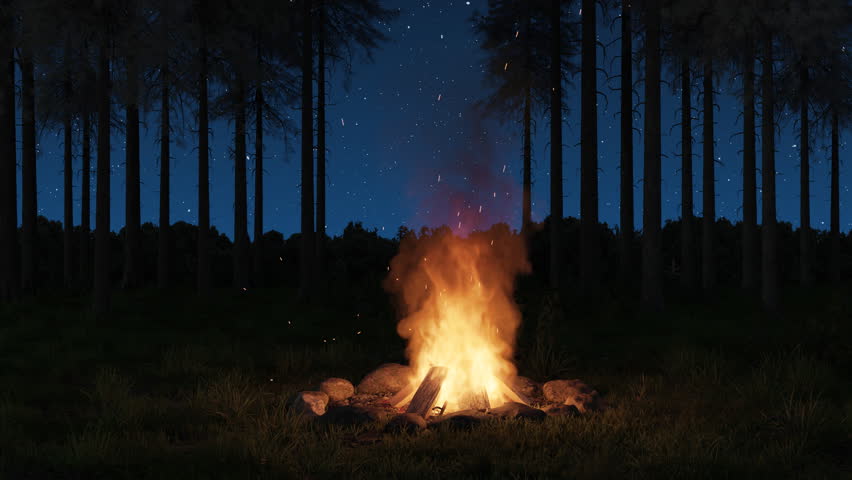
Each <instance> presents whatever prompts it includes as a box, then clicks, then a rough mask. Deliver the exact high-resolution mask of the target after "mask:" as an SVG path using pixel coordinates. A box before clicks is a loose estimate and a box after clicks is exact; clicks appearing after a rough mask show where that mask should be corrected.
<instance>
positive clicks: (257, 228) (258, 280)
mask: <svg viewBox="0 0 852 480" xmlns="http://www.w3.org/2000/svg"><path fill="white" fill-rule="evenodd" d="M258 43H259V42H258ZM257 64H258V65H257V68H258V71H260V70H261V68H262V64H263V60H262V58H261V53H260V45H258V52H257ZM263 103H264V99H263V79H262V78H261V77H259V78H257V79H256V80H255V87H254V105H255V107H254V108H255V120H254V128H255V130H254V132H255V133H254V280H255V284H257V285H262V284H263V113H264V111H263Z"/></svg>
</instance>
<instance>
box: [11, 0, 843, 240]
mask: <svg viewBox="0 0 852 480" xmlns="http://www.w3.org/2000/svg"><path fill="white" fill-rule="evenodd" d="M386 5H387V6H389V7H393V8H397V7H399V8H401V9H402V11H401V15H400V17H399V18H398V19H397V20H396V21H394V22H393V23H392V24H390V25H385V26H384V28H385V29H386V31H387V35H388V36H389V37H390V39H391V41H390V42H389V43H387V44H386V45H384V46H383V48H381V49H380V50H378V51H376V52H375V54H374V60H373V62H366V61H358V62H356V63H355V65H354V74H353V76H352V78H351V82H350V83H351V85H350V87H349V88H348V89H346V88H344V73H343V69H342V68H341V67H337V68H336V69H334V70H333V71H332V73H331V79H332V81H333V83H334V85H333V87H332V88H331V91H330V98H329V101H328V103H329V107H328V110H327V117H328V119H329V129H328V134H327V135H328V146H329V153H328V162H329V165H328V179H327V182H328V232H329V234H332V235H337V234H340V233H341V231H342V230H343V227H344V226H345V225H346V224H347V223H348V222H350V221H361V222H363V224H364V225H365V226H366V227H368V228H376V229H378V230H379V233H380V234H381V235H383V236H388V237H390V236H393V235H394V234H395V233H396V231H397V229H398V227H399V226H400V225H406V226H408V227H410V228H419V227H421V226H423V225H439V224H448V225H450V226H452V227H453V228H454V229H461V230H462V231H469V230H470V229H471V228H480V227H487V226H489V225H490V224H491V223H494V222H497V221H505V222H508V223H509V224H511V225H512V226H514V227H515V228H518V227H519V226H520V219H521V173H522V172H521V165H522V160H521V136H520V134H521V126H520V124H519V123H503V124H501V123H499V122H498V121H496V120H494V119H486V118H481V117H480V116H479V115H478V114H477V113H476V110H475V108H474V104H475V102H476V101H477V100H480V99H482V98H483V97H484V96H485V95H486V93H487V90H486V87H485V83H484V82H483V80H484V73H483V68H482V65H483V61H482V59H483V53H482V51H481V50H480V48H479V44H478V41H477V39H476V38H475V37H474V35H473V33H472V28H471V21H470V17H471V15H472V14H473V13H474V12H475V11H479V12H485V11H486V10H487V6H486V1H485V0H472V1H469V2H468V1H449V0H447V1H432V2H429V1H402V0H395V1H391V0H388V1H387V2H386ZM599 18H600V16H599ZM577 21H579V15H578V19H577ZM609 24H610V22H609V21H602V22H601V23H600V26H599V33H600V37H601V40H602V41H603V42H604V43H608V42H609V41H610V40H611V39H612V38H614V36H613V34H612V33H610V32H609V27H608V25H609ZM612 25H613V28H614V30H615V32H618V29H619V26H618V23H617V22H614V23H613V24H612ZM635 44H636V43H635V42H634V45H635ZM606 54H607V56H606V57H604V52H603V51H602V50H599V54H598V57H599V66H601V67H603V68H605V69H607V70H609V71H610V72H611V73H612V74H613V75H615V74H617V73H618V68H619V62H618V61H613V57H614V56H616V55H618V54H619V52H618V44H617V43H616V44H614V45H612V46H611V47H609V48H608V49H607V51H606ZM610 65H611V66H612V68H610ZM668 71H669V72H670V71H671V70H668ZM665 72H666V71H665V70H664V76H665ZM598 82H599V89H601V90H603V91H605V92H607V94H608V96H609V106H608V107H607V105H606V102H605V101H604V100H600V104H599V122H600V123H599V130H598V132H599V141H600V145H599V150H598V151H599V165H600V169H601V171H600V219H601V221H603V222H607V223H609V224H610V225H614V224H617V222H618V181H619V180H618V179H619V171H618V161H619V126H618V122H619V119H618V116H617V115H616V111H617V109H618V92H616V91H612V90H610V89H609V87H608V86H607V84H606V79H605V77H604V76H603V75H602V74H601V75H600V77H599V80H598ZM616 82H617V80H613V82H612V83H610V84H609V86H610V87H616V86H617V84H616ZM698 85H699V84H698V83H696V84H695V86H694V91H695V92H697V91H698V90H699V88H698ZM577 87H579V75H578V76H577V77H576V78H575V79H574V83H573V85H569V86H567V87H566V89H565V95H566V102H567V104H568V105H569V106H570V111H569V112H566V114H565V122H564V124H565V125H564V128H565V130H564V137H565V138H564V142H565V148H564V150H563V152H564V154H563V155H564V162H565V164H564V172H565V183H564V190H565V215H566V216H578V215H579V204H580V200H579V199H580V196H579V184H580V179H579V155H580V149H579V134H580V128H579V110H580V99H579V96H578V88H577ZM737 88H739V82H738V81H737V82H736V83H732V82H731V81H730V80H729V77H724V78H723V80H722V82H721V83H720V84H719V85H718V87H717V89H718V90H719V91H721V92H722V95H721V96H720V97H719V99H718V103H719V106H720V107H721V111H720V112H718V113H717V119H716V121H717V130H716V139H717V147H716V155H717V159H718V161H719V162H721V165H718V166H717V173H716V178H717V184H716V192H717V207H716V208H717V210H716V211H717V214H718V215H719V216H721V217H726V218H728V219H730V220H732V221H737V220H739V219H741V215H742V212H741V210H740V205H741V189H742V179H741V162H742V159H741V156H740V154H738V151H739V150H740V149H741V148H742V140H741V137H740V136H732V135H733V134H734V133H735V132H736V131H738V129H739V127H740V126H741V119H740V118H738V115H739V111H740V106H739V104H738V102H737V101H736V99H735V98H734V97H733V96H732V95H733V93H734V92H735V91H736V89H737ZM678 95H679V92H678V91H672V90H670V89H668V87H665V86H663V104H662V112H663V117H662V121H663V129H662V130H663V139H662V140H663V153H664V154H665V155H667V157H663V160H662V164H663V190H662V192H663V218H664V219H669V218H678V217H679V216H680V198H681V195H680V179H679V175H680V174H679V168H680V158H679V157H677V156H676V154H677V153H678V151H679V148H680V147H679V145H678V143H677V142H678V140H679V136H680V132H679V130H678V129H677V128H675V129H674V130H672V131H671V132H670V131H669V128H670V126H671V125H673V124H674V123H676V122H677V120H676V119H675V117H674V115H675V112H676V109H677V108H678V106H679V104H680V99H679V97H678ZM693 105H698V103H697V102H696V101H694V103H693ZM37 108H38V107H37ZM640 111H641V109H640ZM18 114H19V115H20V110H19V111H18ZM122 115H123V113H122ZM290 115H291V117H292V118H293V119H294V120H297V119H298V118H299V113H298V111H296V110H292V111H291V113H290ZM795 117H796V113H795V112H788V113H787V114H786V115H785V116H784V121H783V123H782V129H781V133H780V136H779V137H777V139H776V144H777V148H778V153H777V166H778V173H779V176H778V216H779V219H780V220H784V221H790V222H793V223H794V224H797V223H798V219H799V206H798V204H799V187H798V181H799V180H798V175H799V151H798V148H797V147H798V143H799V140H798V133H797V132H798V127H797V126H796V125H795V124H794V118H795ZM190 120H191V117H190ZM535 121H536V124H537V125H536V126H537V134H536V135H535V137H534V139H533V142H534V143H533V162H534V163H533V165H534V171H533V182H534V183H533V206H532V213H533V219H534V220H536V221H541V220H543V219H544V218H545V217H546V216H547V214H548V210H549V208H548V205H549V179H548V178H547V177H548V175H549V151H548V148H549V146H548V142H549V138H548V123H547V118H546V117H545V118H538V119H535ZM695 123H696V130H695V137H694V138H695V146H694V151H695V152H696V153H697V154H699V156H696V157H695V162H696V163H695V173H696V175H695V180H694V181H695V186H696V190H695V209H696V214H700V213H701V208H702V202H701V190H700V188H701V167H700V162H701V158H700V153H701V144H700V138H701V136H700V129H699V126H698V125H697V124H698V122H697V121H696V122H695ZM635 126H636V127H637V128H640V130H641V127H642V121H641V119H640V118H639V117H637V118H636V122H635ZM192 127H194V126H193V125H190V126H189V127H188V128H187V129H186V131H185V132H184V133H183V135H184V137H185V138H183V139H179V140H176V142H175V144H174V145H173V147H172V149H173V150H172V152H173V153H172V154H173V158H172V175H173V177H172V199H171V209H172V210H171V211H172V221H173V222H175V221H179V220H183V221H186V222H190V223H196V221H197V213H196V204H197V154H196V152H195V151H194V150H193V148H194V147H195V145H196V138H195V137H194V135H193V134H192V133H191V131H190V128H192ZM211 127H212V129H213V135H212V137H211V149H212V163H211V170H212V171H211V178H212V185H211V222H212V224H213V225H215V226H216V227H217V228H218V229H219V230H220V231H222V232H224V233H226V234H228V235H229V236H230V235H231V233H232V230H233V160H232V158H231V150H230V148H231V144H232V140H233V134H232V128H233V125H232V124H229V123H228V122H226V121H216V122H212V123H211ZM157 129H158V124H157V121H156V115H155V114H154V113H151V114H150V115H149V117H148V119H147V131H146V130H145V129H144V128H143V132H142V135H143V140H142V150H141V158H142V182H143V185H142V221H143V222H154V223H156V222H157V215H158V201H159V200H158V199H159V194H158V189H159V178H158V172H159V166H158V162H159V159H158V157H159V147H158V146H157V145H156V144H155V143H154V139H155V137H156V135H157ZM814 137H815V138H814V139H813V140H812V143H813V146H814V147H813V148H814V150H813V153H812V156H811V158H812V163H813V164H812V179H813V184H812V187H811V194H812V199H811V201H812V203H811V205H812V225H813V226H814V227H815V228H820V229H828V212H829V208H828V207H829V168H828V166H829V165H828V153H829V152H828V149H827V138H828V135H824V134H822V133H821V132H815V134H814ZM18 138H19V140H20V137H18ZM265 140H266V142H265V151H266V161H265V165H266V176H265V186H266V190H265V195H266V198H265V200H264V202H265V206H266V209H265V215H266V217H265V218H264V226H265V229H266V230H278V231H281V232H283V233H284V234H285V235H287V236H289V235H290V234H292V233H294V232H296V231H297V230H298V228H299V198H300V197H299V159H298V145H299V139H298V138H297V137H291V138H289V139H288V143H289V145H290V151H289V152H287V151H286V149H285V142H284V139H283V136H282V134H281V133H280V132H269V133H267V134H266V136H265ZM634 140H635V142H636V146H635V165H636V166H635V175H636V177H635V180H636V183H635V186H636V188H635V193H636V212H637V213H636V221H637V224H636V227H637V229H640V228H641V218H642V217H641V208H642V198H641V193H642V189H641V178H642V138H641V137H640V136H639V135H638V134H637V135H635V136H634ZM61 141H62V139H61V135H59V134H55V133H54V132H51V131H43V132H41V137H40V145H39V156H38V162H39V163H38V185H39V192H38V207H39V214H40V215H44V216H46V217H48V218H50V219H56V220H61V218H62V145H61ZM112 141H113V148H114V150H113V154H112V155H113V156H112V167H113V177H112V228H113V230H116V231H117V230H119V229H120V228H121V227H122V226H123V224H124V164H123V162H124V151H123V148H122V147H123V144H124V138H123V136H122V135H120V134H119V133H117V132H114V133H113V136H112ZM250 142H252V143H250V144H249V151H250V152H253V151H254V147H253V139H250ZM757 146H758V166H759V164H760V152H759V150H760V142H758V145H757ZM846 146H847V143H846V141H844V139H843V138H842V137H841V154H840V155H841V165H842V167H841V179H840V184H841V200H840V201H841V218H840V220H841V229H842V230H844V231H846V230H849V229H850V228H852V212H850V211H849V209H848V208H846V200H847V199H848V198H849V184H850V181H852V176H850V174H849V173H848V168H847V165H848V162H845V159H847V158H848V156H849V153H848V148H846ZM93 151H94V147H93ZM75 155H76V158H75V177H74V189H75V190H74V201H75V207H74V222H75V224H79V221H80V218H79V212H80V206H79V202H80V191H79V187H80V184H81V179H80V172H79V168H80V159H79V146H75ZM93 166H94V161H93ZM252 166H253V160H252V158H251V156H250V157H249V168H250V169H251V168H252ZM251 172H252V171H251V170H250V172H249V174H250V175H251ZM19 185H20V180H19ZM758 185H760V176H759V173H758ZM94 186H95V182H94V181H93V182H92V188H93V194H92V202H93V206H92V217H93V222H92V226H94V198H95V197H94ZM19 188H20V187H19ZM248 192H249V232H251V231H252V223H253V218H252V215H251V211H252V207H251V206H252V204H253V180H252V179H251V177H250V178H249V188H248ZM18 193H19V205H20V190H19V192H18ZM759 212H760V204H759V203H758V213H759ZM758 218H759V217H758Z"/></svg>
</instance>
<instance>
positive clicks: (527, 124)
mask: <svg viewBox="0 0 852 480" xmlns="http://www.w3.org/2000/svg"><path fill="white" fill-rule="evenodd" d="M525 7H526V8H525V10H524V38H523V42H524V75H525V76H526V83H525V85H524V160H523V161H524V172H523V176H524V180H523V200H522V201H523V205H521V231H522V232H523V234H524V236H525V237H526V238H529V234H530V232H531V230H530V227H531V226H532V72H531V71H530V70H531V68H532V67H531V66H530V58H531V56H532V54H531V52H530V51H531V45H530V31H531V28H530V26H531V23H532V19H531V15H530V8H529V3H526V4H525Z"/></svg>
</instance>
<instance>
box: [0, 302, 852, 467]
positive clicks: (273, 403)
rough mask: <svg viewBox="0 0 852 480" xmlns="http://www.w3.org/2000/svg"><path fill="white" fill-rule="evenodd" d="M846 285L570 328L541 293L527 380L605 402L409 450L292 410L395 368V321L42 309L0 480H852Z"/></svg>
mask: <svg viewBox="0 0 852 480" xmlns="http://www.w3.org/2000/svg"><path fill="white" fill-rule="evenodd" d="M848 291H849V290H848V289H847V288H844V289H837V290H835V291H818V292H791V293H790V294H788V295H787V297H786V298H787V304H786V306H785V309H784V311H783V312H782V313H781V314H780V315H778V316H774V317H771V318H768V317H766V316H764V315H762V314H760V313H759V312H758V310H757V309H756V308H755V307H754V306H752V305H750V304H748V303H747V302H743V301H742V299H740V298H736V297H725V296H722V297H721V298H719V299H718V301H716V302H714V303H713V304H711V305H705V306H702V307H695V306H685V305H675V304H673V305H670V306H669V309H668V311H667V313H666V314H665V315H637V314H635V313H633V311H632V309H630V308H627V307H623V306H619V304H618V303H615V302H603V303H602V305H603V307H602V308H600V309H598V310H597V311H596V312H595V313H594V314H591V313H589V312H588V311H584V309H583V308H576V306H574V307H572V305H571V302H567V305H566V307H567V308H566V311H565V315H564V318H563V319H560V318H559V316H558V315H554V314H552V313H548V310H547V309H546V308H543V307H542V305H543V304H544V302H543V300H542V298H541V297H537V296H535V295H531V296H527V297H526V298H524V299H523V304H524V316H525V322H526V324H527V325H530V326H535V325H536V324H540V325H539V326H538V327H537V328H525V330H524V333H523V336H522V338H521V348H520V351H519V353H518V364H519V366H520V370H521V372H520V373H521V374H526V375H528V376H531V377H533V378H535V379H537V380H546V379H552V378H559V377H562V378H581V379H583V380H585V381H587V382H588V383H591V384H592V385H594V386H596V387H597V388H598V389H599V390H600V391H601V392H602V393H603V394H604V396H605V398H606V399H607V401H608V402H609V403H610V404H611V405H612V408H610V409H609V410H607V411H605V412H603V413H598V414H591V415H587V416H584V417H580V418H551V419H548V421H546V422H544V423H543V424H526V423H522V422H513V421H495V422H491V423H487V424H484V425H482V426H480V427H477V428H475V429H473V430H472V431H456V432H450V431H429V432H426V433H425V434H422V435H418V436H412V437H408V436H383V435H380V434H378V433H376V432H377V431H378V430H379V429H380V426H377V427H371V428H364V427H358V428H355V427H347V428H343V427H321V426H318V425H316V424H312V423H310V422H306V421H304V420H301V419H299V418H295V417H293V416H291V415H289V414H288V413H287V411H286V409H285V408H284V407H285V404H286V399H287V397H288V396H289V395H290V394H291V393H292V392H295V391H297V390H299V389H305V388H311V387H314V386H315V385H316V384H317V383H318V382H319V381H320V380H322V379H323V378H325V377H327V376H331V375H334V376H342V377H346V378H349V379H351V380H353V381H354V382H357V381H358V380H359V379H360V377H361V376H362V375H363V374H364V373H366V372H368V371H369V370H370V369H371V368H373V367H375V366H377V365H378V364H379V363H383V362H388V361H403V349H404V345H403V343H402V342H401V341H400V340H399V339H397V338H396V336H395V334H394V330H393V321H392V319H391V317H390V315H389V314H387V313H375V312H382V311H383V310H382V309H374V310H373V311H372V312H371V313H362V312H359V311H355V310H352V311H348V310H347V309H341V308H334V307H322V308H321V307H316V308H307V307H302V306H299V304H298V302H296V301H295V300H294V298H293V297H292V295H291V294H289V293H287V292H282V291H262V290H261V291H256V292H250V293H249V294H248V295H244V296H231V294H227V293H221V294H220V295H217V296H216V298H215V299H213V300H210V301H207V302H202V301H199V300H197V299H195V298H193V297H192V296H186V297H183V296H180V295H179V294H173V295H172V296H167V297H164V296H161V295H159V294H155V293H153V292H140V293H137V294H134V295H132V296H124V297H120V298H118V299H117V300H116V304H115V308H114V310H115V315H114V320H113V321H112V322H111V323H108V324H100V325H99V324H95V323H94V322H93V320H92V319H91V317H90V316H89V315H88V314H87V313H86V309H85V308H84V304H83V303H81V301H80V300H77V299H68V298H64V297H61V296H52V297H46V298H41V299H39V300H38V302H32V303H25V304H22V305H18V306H15V307H5V309H4V310H2V319H0V478H134V479H136V478H172V477H175V478H327V477H335V478H341V477H343V478H418V477H422V478H455V477H505V478H539V477H546V478H555V477H581V478H585V477H604V478H606V477H617V478H627V477H630V478H632V477H637V478H660V477H664V478H666V477H679V478H697V477H713V478H715V477H752V478H764V477H769V476H774V477H782V478H785V477H797V478H803V477H804V478H852V385H850V373H849V372H852V335H850V331H852V299H850V296H849V295H848V294H847V293H846V292H848ZM358 332H360V333H358ZM551 339H555V341H552V340H551Z"/></svg>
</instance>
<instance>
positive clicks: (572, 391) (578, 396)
mask: <svg viewBox="0 0 852 480" xmlns="http://www.w3.org/2000/svg"><path fill="white" fill-rule="evenodd" d="M541 390H542V392H543V393H544V398H545V399H547V400H548V401H550V402H553V403H562V404H564V405H573V406H575V407H577V410H579V411H580V413H585V412H587V411H590V410H600V409H602V408H603V402H602V401H601V398H600V394H598V392H597V390H595V389H593V388H592V387H590V386H588V385H586V384H585V383H583V382H581V381H580V380H576V379H575V380H551V381H549V382H547V383H545V384H544V385H543V386H542V387H541Z"/></svg>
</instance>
